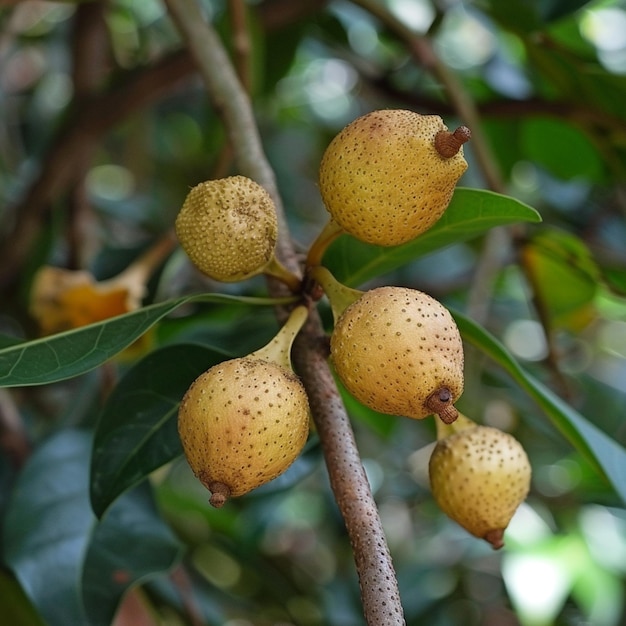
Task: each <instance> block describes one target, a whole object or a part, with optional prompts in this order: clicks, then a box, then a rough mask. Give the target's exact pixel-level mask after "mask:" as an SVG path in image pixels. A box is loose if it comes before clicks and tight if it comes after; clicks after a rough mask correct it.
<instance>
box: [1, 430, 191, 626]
mask: <svg viewBox="0 0 626 626" xmlns="http://www.w3.org/2000/svg"><path fill="white" fill-rule="evenodd" d="M91 445H92V438H91V436H90V434H89V433H87V432H85V431H79V430H65V431H60V432H58V433H57V434H55V435H54V436H53V437H51V438H50V439H49V440H48V441H46V442H45V443H44V444H43V445H42V446H40V448H39V449H37V450H36V452H35V453H34V454H33V455H32V457H31V458H30V459H29V461H28V463H27V465H26V466H25V468H24V470H23V471H22V473H21V474H20V477H19V478H18V481H17V485H16V488H15V491H14V495H13V498H12V499H11V502H10V504H9V508H8V511H7V516H6V522H5V527H4V537H3V539H4V551H5V556H6V562H7V564H8V565H9V566H10V567H11V569H12V570H13V571H14V572H15V574H16V576H17V578H18V580H19V581H20V584H21V585H22V588H23V589H24V591H25V592H26V594H27V595H28V597H29V598H30V600H31V601H32V603H33V604H34V605H35V607H37V609H38V611H39V613H40V614H41V616H42V617H43V619H44V621H45V623H46V624H47V626H67V625H68V624H89V625H90V626H99V625H102V626H108V624H110V623H111V618H112V616H113V614H114V613H115V610H116V607H117V605H118V603H119V600H120V598H121V597H122V594H123V593H124V591H125V590H126V589H128V588H129V587H130V586H131V585H132V584H134V583H136V582H137V581H138V580H142V579H144V578H146V577H147V576H150V575H153V574H155V573H159V572H162V571H164V570H167V569H169V568H170V567H172V565H173V564H174V563H175V562H176V560H177V559H178V557H179V552H180V547H179V544H178V542H177V540H176V539H175V538H174V536H173V535H172V533H171V531H170V530H169V527H167V526H166V525H165V523H164V522H163V521H162V520H161V518H160V517H159V515H158V512H157V509H156V506H155V504H154V501H153V498H152V493H151V488H150V486H149V484H148V483H145V484H144V485H141V486H140V487H139V488H138V489H135V490H133V491H132V492H130V493H128V494H127V496H126V497H124V498H120V499H119V501H118V502H116V504H115V506H113V507H112V508H111V510H110V512H109V515H107V516H106V517H105V518H104V520H103V521H102V522H100V523H99V524H98V523H96V519H95V517H94V515H93V513H92V511H91V507H90V506H89V491H88V489H89V485H88V475H87V472H86V471H85V468H86V467H88V464H89V456H90V452H91Z"/></svg>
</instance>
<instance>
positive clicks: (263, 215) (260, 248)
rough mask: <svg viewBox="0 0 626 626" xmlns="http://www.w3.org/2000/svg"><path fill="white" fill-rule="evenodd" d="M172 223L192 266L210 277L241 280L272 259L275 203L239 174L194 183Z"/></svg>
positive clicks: (260, 188)
mask: <svg viewBox="0 0 626 626" xmlns="http://www.w3.org/2000/svg"><path fill="white" fill-rule="evenodd" d="M175 228H176V234H177V236H178V239H179V241H180V243H181V246H182V247H183V249H184V250H185V252H186V253H187V255H188V256H189V258H190V259H191V261H192V262H193V263H194V265H195V266H196V267H197V268H198V269H199V270H200V271H201V272H203V273H204V274H206V275H207V276H209V277H210V278H213V279H215V280H219V281H222V282H234V281H239V280H244V279H246V278H249V277H250V276H254V275H255V274H259V273H261V272H263V271H264V270H265V268H266V267H267V266H268V265H269V264H270V263H271V262H272V261H273V259H274V250H275V247H276V238H277V235H278V220H277V216H276V207H275V205H274V202H273V200H272V198H271V197H270V195H269V194H268V193H267V191H265V189H264V188H263V187H261V185H259V184H257V183H255V182H254V181H253V180H251V179H249V178H246V177H245V176H230V177H228V178H222V179H219V180H209V181H206V182H204V183H200V184H199V185H196V186H195V187H194V188H193V189H192V190H191V191H190V192H189V194H188V195H187V198H186V199H185V202H184V204H183V206H182V208H181V210H180V212H179V214H178V217H177V218H176V225H175Z"/></svg>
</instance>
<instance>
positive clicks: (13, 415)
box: [0, 389, 30, 469]
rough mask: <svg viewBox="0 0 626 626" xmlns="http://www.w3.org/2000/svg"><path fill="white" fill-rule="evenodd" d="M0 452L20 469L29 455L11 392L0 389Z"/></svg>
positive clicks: (26, 440)
mask: <svg viewBox="0 0 626 626" xmlns="http://www.w3.org/2000/svg"><path fill="white" fill-rule="evenodd" d="M0 450H3V451H4V452H5V453H6V455H7V457H8V458H9V459H11V461H12V463H13V466H14V467H15V468H16V469H20V468H21V467H22V465H23V464H24V463H25V461H26V459H27V458H28V456H29V454H30V443H29V441H28V437H27V435H26V431H25V429H24V423H23V421H22V416H21V415H20V412H19V409H18V408H17V406H16V404H15V402H14V400H13V397H12V395H11V392H10V391H9V390H8V389H0Z"/></svg>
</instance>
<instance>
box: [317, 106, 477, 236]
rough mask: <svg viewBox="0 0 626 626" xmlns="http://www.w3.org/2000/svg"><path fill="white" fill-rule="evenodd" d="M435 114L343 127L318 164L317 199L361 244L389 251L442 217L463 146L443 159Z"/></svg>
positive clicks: (398, 113)
mask: <svg viewBox="0 0 626 626" xmlns="http://www.w3.org/2000/svg"><path fill="white" fill-rule="evenodd" d="M441 131H447V127H446V126H445V125H444V123H443V121H442V119H441V118H440V117H439V116H437V115H420V114H419V113H414V112H413V111H406V110H402V109H389V110H380V111H373V112H371V113H368V114H366V115H364V116H362V117H359V118H357V119H356V120H354V121H353V122H352V123H350V124H348V126H346V127H345V128H344V129H343V130H342V131H341V132H340V133H339V134H338V135H337V136H336V137H335V138H334V139H333V140H332V141H331V143H330V145H329V146H328V148H327V149H326V151H325V153H324V155H323V157H322V161H321V164H320V173H319V186H320V192H321V195H322V199H323V200H324V204H325V205H326V208H327V210H328V212H329V213H330V214H331V216H332V217H333V219H334V220H335V221H336V222H337V223H338V224H339V225H340V226H341V227H342V228H343V229H344V230H345V231H346V232H348V233H350V234H351V235H353V236H354V237H356V238H357V239H360V240H361V241H365V242H367V243H372V244H377V245H381V246H394V245H399V244H402V243H406V242H407V241H411V240H412V239H414V238H415V237H417V236H418V235H420V234H421V233H423V232H424V231H426V230H428V229H429V228H430V227H431V226H432V225H433V224H434V223H435V222H436V221H437V220H438V219H439V218H440V217H441V215H442V214H443V212H444V211H445V209H446V208H447V206H448V204H449V203H450V199H451V198H452V193H453V192H454V188H455V186H456V183H457V181H458V180H459V178H460V177H461V176H462V174H463V173H464V172H465V170H466V169H467V162H466V161H465V158H464V157H463V149H462V148H461V147H460V148H459V150H458V152H457V153H456V154H454V155H453V156H451V157H448V158H445V157H443V156H442V155H441V154H440V153H439V152H438V151H437V149H436V147H435V137H436V136H437V134H438V133H440V132H441Z"/></svg>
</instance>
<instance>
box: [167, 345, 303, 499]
mask: <svg viewBox="0 0 626 626" xmlns="http://www.w3.org/2000/svg"><path fill="white" fill-rule="evenodd" d="M178 432H179V434H180V438H181V441H182V444H183V450H184V452H185V456H186V457H187V461H188V462H189V465H190V466H191V469H192V470H193V472H194V474H195V475H196V476H197V477H198V479H199V480H200V481H201V482H202V484H203V485H204V486H205V487H206V488H207V489H209V490H210V491H211V492H213V495H212V497H211V500H210V502H211V504H213V505H214V506H221V505H222V504H223V503H224V502H225V500H226V498H228V497H229V496H241V495H243V494H245V493H248V492H249V491H251V490H252V489H255V488H257V487H259V486H261V485H263V484H265V483H267V482H269V481H270V480H272V479H274V478H276V477H277V476H278V475H280V474H282V473H283V472H284V471H285V470H286V469H287V468H288V467H289V466H290V465H291V464H292V463H293V462H294V461H295V460H296V458H297V457H298V455H299V454H300V452H301V451H302V448H303V447H304V444H305V443H306V440H307V436H308V433H309V404H308V399H307V395H306V393H305V391H304V387H303V386H302V383H301V382H300V380H299V379H298V378H297V376H296V375H295V374H294V373H293V372H291V371H289V370H287V369H285V368H284V367H282V366H280V365H278V364H276V363H270V362H267V361H263V360H259V359H253V358H247V357H243V358H239V359H232V360H230V361H226V362H224V363H221V364H220V365H216V366H214V367H212V368H211V369H209V370H208V371H207V372H205V373H204V374H202V375H201V376H199V377H198V378H197V379H196V381H195V382H194V383H193V384H192V385H191V387H190V388H189V390H188V391H187V393H186V394H185V396H184V398H183V400H182V402H181V405H180V410H179V414H178Z"/></svg>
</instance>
